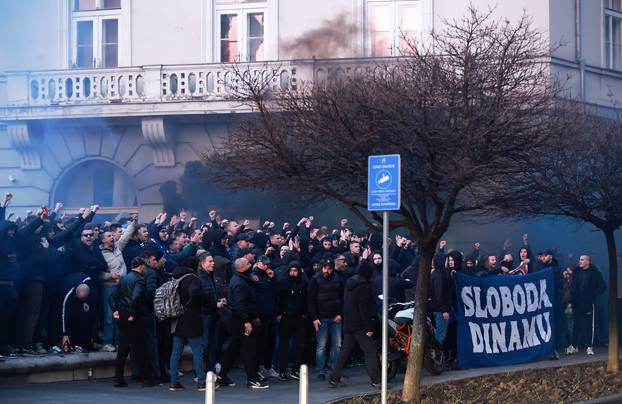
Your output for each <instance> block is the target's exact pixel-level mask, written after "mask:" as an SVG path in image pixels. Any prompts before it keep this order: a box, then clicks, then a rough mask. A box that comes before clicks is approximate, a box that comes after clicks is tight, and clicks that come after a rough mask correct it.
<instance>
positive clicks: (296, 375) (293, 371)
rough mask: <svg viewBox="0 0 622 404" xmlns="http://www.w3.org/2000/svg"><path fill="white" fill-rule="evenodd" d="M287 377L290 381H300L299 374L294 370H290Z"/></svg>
mask: <svg viewBox="0 0 622 404" xmlns="http://www.w3.org/2000/svg"><path fill="white" fill-rule="evenodd" d="M289 377H291V378H292V379H296V380H300V373H298V372H297V371H295V370H292V371H291V372H290V373H289Z"/></svg>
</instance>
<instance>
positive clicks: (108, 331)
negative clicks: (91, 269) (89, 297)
mask: <svg viewBox="0 0 622 404" xmlns="http://www.w3.org/2000/svg"><path fill="white" fill-rule="evenodd" d="M116 290H117V285H108V284H103V285H102V300H101V304H102V328H101V331H100V333H99V339H100V340H101V342H102V344H104V345H106V344H110V345H113V344H114V343H115V340H116V338H115V337H118V335H119V332H118V330H117V325H116V323H115V321H114V319H113V318H112V309H111V308H110V304H108V299H109V298H110V296H112V295H113V294H114V293H115V292H116Z"/></svg>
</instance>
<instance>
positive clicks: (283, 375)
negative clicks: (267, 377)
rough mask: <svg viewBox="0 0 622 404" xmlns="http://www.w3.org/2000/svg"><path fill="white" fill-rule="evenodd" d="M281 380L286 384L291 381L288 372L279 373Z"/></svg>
mask: <svg viewBox="0 0 622 404" xmlns="http://www.w3.org/2000/svg"><path fill="white" fill-rule="evenodd" d="M279 380H281V381H283V382H286V381H288V380H289V377H287V372H281V373H279Z"/></svg>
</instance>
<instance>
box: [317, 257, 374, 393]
mask: <svg viewBox="0 0 622 404" xmlns="http://www.w3.org/2000/svg"><path fill="white" fill-rule="evenodd" d="M372 276H373V267H372V265H371V264H370V263H369V262H368V261H361V263H360V265H359V273H358V274H357V275H354V276H353V277H352V278H350V279H348V282H346V287H345V294H344V310H343V317H344V323H343V332H344V335H343V346H342V347H341V352H340V353H339V359H338V360H337V366H335V368H334V369H333V372H332V374H331V376H330V380H329V383H328V384H329V386H330V387H338V386H339V385H340V384H341V375H342V373H343V368H344V367H345V365H346V362H347V361H348V358H349V357H350V353H352V350H353V349H354V345H355V344H358V346H359V347H360V348H361V350H362V351H363V353H364V354H365V365H366V366H367V372H368V373H369V376H370V378H371V384H372V386H374V387H376V388H377V387H380V368H379V367H378V358H377V357H376V351H377V349H376V348H377V347H376V343H375V342H374V340H373V336H374V321H373V319H374V313H375V310H374V298H373V287H372V284H371V282H370V281H371V278H372Z"/></svg>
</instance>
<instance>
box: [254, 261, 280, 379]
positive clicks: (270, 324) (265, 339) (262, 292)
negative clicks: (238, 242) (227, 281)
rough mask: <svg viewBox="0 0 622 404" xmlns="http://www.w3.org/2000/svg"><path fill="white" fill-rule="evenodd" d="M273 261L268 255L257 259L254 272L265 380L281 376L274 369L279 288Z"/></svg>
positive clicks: (261, 372)
mask: <svg viewBox="0 0 622 404" xmlns="http://www.w3.org/2000/svg"><path fill="white" fill-rule="evenodd" d="M271 265H272V261H271V260H270V258H268V257H267V256H266V255H262V256H260V257H259V258H258V259H257V262H256V263H255V267H254V268H253V271H252V277H253V279H254V281H255V291H256V294H257V305H258V306H257V309H258V311H259V320H260V325H259V327H258V329H257V344H258V346H260V347H262V348H263V349H262V350H261V353H259V354H258V355H257V361H258V364H259V366H263V369H262V370H261V371H260V375H261V376H262V377H264V378H268V377H278V376H279V374H278V373H277V372H276V371H275V370H274V369H272V353H273V352H274V344H275V339H276V336H275V335H274V316H275V315H276V297H277V293H278V286H277V282H276V278H275V277H274V271H273V270H272V269H271V268H270V266H271Z"/></svg>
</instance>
